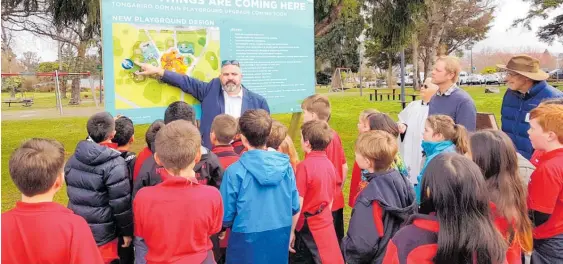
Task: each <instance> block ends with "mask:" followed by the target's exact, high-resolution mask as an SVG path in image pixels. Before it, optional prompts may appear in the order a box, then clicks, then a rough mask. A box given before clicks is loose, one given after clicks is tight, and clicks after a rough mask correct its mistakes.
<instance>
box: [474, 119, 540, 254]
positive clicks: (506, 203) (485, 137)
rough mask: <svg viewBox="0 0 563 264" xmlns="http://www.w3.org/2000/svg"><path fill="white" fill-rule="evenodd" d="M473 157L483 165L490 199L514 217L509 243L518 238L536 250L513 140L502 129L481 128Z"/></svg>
mask: <svg viewBox="0 0 563 264" xmlns="http://www.w3.org/2000/svg"><path fill="white" fill-rule="evenodd" d="M470 145H471V157H472V158H473V162H475V164H477V166H479V168H481V172H482V173H483V176H484V177H485V181H486V183H487V188H488V190H489V191H488V194H489V199H490V200H491V202H493V203H495V205H496V207H497V212H498V213H499V214H500V215H502V216H503V217H504V218H505V219H512V225H513V227H514V228H510V229H509V230H508V232H509V236H508V240H509V243H512V241H514V240H517V241H518V243H519V245H520V246H521V247H522V249H524V250H525V251H526V252H531V251H532V247H533V246H532V243H531V241H532V236H531V235H532V223H531V222H530V218H529V217H528V210H527V207H526V188H525V186H524V182H523V181H522V180H521V179H520V175H519V174H518V156H517V154H516V149H515V148H514V144H513V143H512V140H510V138H509V137H508V136H507V135H506V134H505V133H504V132H502V131H500V130H492V129H491V130H481V131H477V132H475V133H474V134H473V135H471V140H470Z"/></svg>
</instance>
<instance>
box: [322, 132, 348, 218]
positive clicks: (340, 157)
mask: <svg viewBox="0 0 563 264" xmlns="http://www.w3.org/2000/svg"><path fill="white" fill-rule="evenodd" d="M325 152H326V155H327V157H328V159H329V160H330V161H331V162H332V164H333V165H334V171H335V172H336V176H337V177H336V186H337V187H338V189H339V191H338V192H337V193H336V194H335V195H334V202H333V204H332V211H337V210H340V209H342V208H344V195H343V194H342V187H343V182H344V175H342V166H343V165H344V164H346V154H344V148H343V147H342V140H341V139H340V136H339V135H338V133H336V131H334V130H333V133H332V140H331V141H330V144H328V146H327V147H326V150H325Z"/></svg>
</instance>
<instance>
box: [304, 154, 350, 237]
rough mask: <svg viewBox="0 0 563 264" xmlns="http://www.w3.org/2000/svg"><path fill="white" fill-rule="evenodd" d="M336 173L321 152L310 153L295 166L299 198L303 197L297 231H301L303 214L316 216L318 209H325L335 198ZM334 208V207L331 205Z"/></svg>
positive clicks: (337, 190)
mask: <svg viewBox="0 0 563 264" xmlns="http://www.w3.org/2000/svg"><path fill="white" fill-rule="evenodd" d="M336 177H337V176H336V173H335V172H334V166H333V165H332V163H331V162H330V160H328V158H327V155H326V154H325V153H324V152H322V151H312V152H310V153H309V154H308V155H307V157H305V160H303V161H302V162H300V163H299V164H298V165H297V172H296V174H295V181H296V184H297V190H298V191H299V196H301V197H303V208H302V209H301V215H300V216H299V221H298V222H297V226H296V229H297V231H299V230H301V227H303V223H304V220H305V219H304V213H309V214H313V215H314V214H317V213H318V211H319V209H321V208H323V209H324V208H326V209H328V206H329V205H330V203H331V202H333V198H334V197H335V192H339V191H340V188H337V186H336ZM333 206H334V205H333ZM324 215H325V216H327V219H326V220H327V222H328V223H332V214H324Z"/></svg>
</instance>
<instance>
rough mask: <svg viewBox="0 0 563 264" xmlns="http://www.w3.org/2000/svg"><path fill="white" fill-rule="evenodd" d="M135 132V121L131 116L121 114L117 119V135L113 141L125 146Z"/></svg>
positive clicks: (119, 145)
mask: <svg viewBox="0 0 563 264" xmlns="http://www.w3.org/2000/svg"><path fill="white" fill-rule="evenodd" d="M133 134H135V127H134V126H133V121H131V119H129V117H126V116H121V117H119V118H118V119H116V120H115V136H113V138H112V139H111V142H113V143H117V146H118V147H121V146H125V145H127V144H128V143H129V141H131V138H132V137H133Z"/></svg>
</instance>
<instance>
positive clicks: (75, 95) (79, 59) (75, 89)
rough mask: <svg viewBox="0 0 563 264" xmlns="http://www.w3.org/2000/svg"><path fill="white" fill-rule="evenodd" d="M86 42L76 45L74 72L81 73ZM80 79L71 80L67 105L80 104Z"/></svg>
mask: <svg viewBox="0 0 563 264" xmlns="http://www.w3.org/2000/svg"><path fill="white" fill-rule="evenodd" d="M86 46H87V43H86V41H82V40H81V41H80V44H79V45H78V53H77V56H76V68H75V71H77V72H82V65H83V64H84V58H85V57H86ZM80 79H81V77H77V78H74V79H72V89H71V90H70V101H69V102H68V104H70V105H78V104H80Z"/></svg>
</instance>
